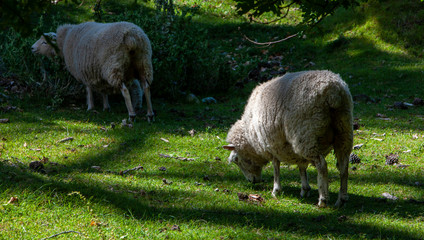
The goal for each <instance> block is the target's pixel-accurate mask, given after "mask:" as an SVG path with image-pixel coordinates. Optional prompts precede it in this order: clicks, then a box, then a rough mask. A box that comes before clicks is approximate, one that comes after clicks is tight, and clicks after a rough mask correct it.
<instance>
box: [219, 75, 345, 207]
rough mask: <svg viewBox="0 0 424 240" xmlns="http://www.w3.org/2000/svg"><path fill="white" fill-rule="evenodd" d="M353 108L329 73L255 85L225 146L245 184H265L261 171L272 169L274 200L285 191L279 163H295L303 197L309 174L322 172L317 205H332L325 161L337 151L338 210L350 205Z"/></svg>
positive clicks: (342, 86)
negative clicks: (269, 166) (270, 166)
mask: <svg viewBox="0 0 424 240" xmlns="http://www.w3.org/2000/svg"><path fill="white" fill-rule="evenodd" d="M352 112H353V103H352V96H351V94H350V92H349V88H348V86H347V84H346V83H345V82H344V81H343V80H342V79H341V78H340V76H339V75H338V74H335V73H332V72H330V71H327V70H321V71H318V70H317V71H303V72H295V73H287V74H285V75H284V76H282V77H277V78H274V79H272V80H270V81H268V82H266V83H263V84H261V85H259V86H257V87H256V88H255V89H254V90H253V92H252V94H251V96H250V98H249V100H248V102H247V104H246V107H245V110H244V113H243V115H242V117H241V119H239V120H237V121H236V123H235V124H234V125H233V126H232V127H231V128H230V130H229V132H228V135H227V139H226V141H227V142H228V143H229V145H226V146H223V147H224V148H225V149H227V150H230V151H231V154H230V156H229V158H228V160H229V162H230V163H232V162H234V163H235V164H237V165H238V166H239V168H240V169H241V170H242V172H243V174H244V176H245V177H246V178H247V180H249V181H251V182H253V183H255V182H259V181H261V171H262V168H263V167H264V166H265V165H266V164H267V163H268V162H270V161H272V164H273V167H274V187H273V190H272V195H273V196H276V195H277V194H278V193H279V192H280V191H281V183H280V176H279V175H280V162H282V163H286V164H296V165H297V166H298V167H299V171H300V178H301V182H302V188H301V192H300V195H301V197H305V196H309V191H310V189H311V187H310V186H309V183H308V177H307V172H306V169H307V167H308V165H309V164H312V165H314V166H315V167H316V168H317V171H318V181H317V185H318V192H319V199H318V206H319V207H326V205H327V202H328V200H329V194H328V176H327V175H328V170H327V162H326V161H325V157H326V156H327V154H328V153H329V152H330V150H331V149H334V153H335V156H336V158H337V168H338V170H339V172H340V182H341V183H340V191H339V195H338V199H337V202H336V206H338V207H340V206H342V205H343V204H344V203H345V202H346V201H347V200H348V194H347V181H348V165H349V155H350V153H351V151H352V145H353V123H352V122H353V120H352V118H353V117H352V114H353V113H352Z"/></svg>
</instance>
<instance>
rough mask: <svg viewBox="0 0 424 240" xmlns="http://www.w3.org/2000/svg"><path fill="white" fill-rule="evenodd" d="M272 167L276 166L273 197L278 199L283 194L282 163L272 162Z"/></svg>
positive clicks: (275, 160)
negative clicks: (281, 180)
mask: <svg viewBox="0 0 424 240" xmlns="http://www.w3.org/2000/svg"><path fill="white" fill-rule="evenodd" d="M272 165H273V166H274V188H273V189H272V196H273V197H276V196H277V195H279V194H280V192H281V182H280V161H278V160H277V159H274V160H272Z"/></svg>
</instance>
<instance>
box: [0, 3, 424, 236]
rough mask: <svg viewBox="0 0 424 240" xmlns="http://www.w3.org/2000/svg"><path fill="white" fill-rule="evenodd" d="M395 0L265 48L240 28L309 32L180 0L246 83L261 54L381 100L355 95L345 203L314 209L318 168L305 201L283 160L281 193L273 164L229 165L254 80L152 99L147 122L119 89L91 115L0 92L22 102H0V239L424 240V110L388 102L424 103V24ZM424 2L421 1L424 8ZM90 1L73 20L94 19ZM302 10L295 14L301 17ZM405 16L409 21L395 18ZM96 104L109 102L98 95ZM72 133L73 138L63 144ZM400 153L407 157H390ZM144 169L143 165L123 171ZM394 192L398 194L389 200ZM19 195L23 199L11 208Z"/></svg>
mask: <svg viewBox="0 0 424 240" xmlns="http://www.w3.org/2000/svg"><path fill="white" fill-rule="evenodd" d="M131 2H132V1H131ZM394 2H396V1H385V2H382V3H378V4H381V5H378V4H377V3H375V2H374V1H370V3H367V4H364V5H362V6H361V7H359V8H358V9H355V10H340V11H338V12H337V13H336V14H335V15H334V16H332V17H330V18H328V19H327V20H326V21H324V22H323V23H322V25H320V27H319V28H314V29H312V30H309V31H307V32H305V35H306V38H299V39H292V40H290V41H287V42H284V43H281V44H278V45H273V46H270V47H268V48H257V47H256V46H254V45H252V44H250V43H248V42H246V41H245V40H243V37H242V36H241V35H240V33H239V32H238V30H237V29H238V27H239V26H240V27H241V30H242V31H243V33H245V34H247V35H248V36H249V37H251V38H252V39H256V40H258V41H269V40H270V39H272V38H274V37H284V36H287V35H289V34H293V33H295V32H296V31H297V30H299V28H298V27H297V26H296V25H295V24H293V22H290V23H287V22H283V23H279V24H274V25H265V26H264V25H257V24H247V23H246V20H245V19H244V18H243V17H239V16H237V15H236V14H235V10H234V4H233V3H228V2H227V1H208V2H200V1H176V3H177V4H178V5H179V6H180V7H184V6H186V7H191V6H194V5H195V4H197V6H198V8H199V10H198V11H199V12H198V14H195V15H193V21H194V23H196V24H197V27H201V28H204V29H206V30H208V32H209V34H210V35H211V38H210V40H209V41H210V46H211V47H213V48H216V49H218V50H219V51H222V52H225V54H227V55H228V58H229V59H231V62H229V63H228V64H232V66H233V67H234V69H235V70H233V71H234V72H236V74H235V76H239V79H236V80H237V81H243V80H244V79H245V78H246V76H247V74H248V72H249V71H250V70H252V69H254V68H255V67H257V64H258V63H262V62H266V61H268V60H269V59H272V57H273V56H274V55H280V56H282V58H281V62H282V64H281V65H282V66H284V67H288V68H289V69H290V71H299V70H304V69H330V70H332V71H334V72H337V73H340V74H341V76H342V78H343V79H344V80H345V81H346V82H347V83H348V84H349V86H350V90H351V92H352V95H359V94H366V95H367V96H369V97H371V98H374V99H376V100H377V102H376V103H366V102H362V101H358V102H356V103H355V109H354V116H355V122H357V123H359V125H360V128H359V130H355V132H354V133H355V136H354V144H363V146H362V147H361V148H360V149H359V150H354V151H353V152H354V153H355V154H357V155H358V156H359V157H360V158H361V160H362V162H361V163H360V164H355V165H351V166H350V168H349V174H350V175H349V194H350V199H349V202H348V203H347V205H346V206H345V207H343V208H341V209H337V208H334V207H332V206H329V207H327V208H323V209H321V208H317V207H316V203H317V199H318V192H317V190H316V189H317V183H316V176H317V172H316V170H315V168H313V167H310V168H309V169H308V173H309V178H310V184H311V186H312V188H313V191H312V193H311V196H310V197H309V198H306V199H301V198H300V197H299V193H300V187H301V183H300V178H299V173H298V170H297V168H296V167H295V166H282V168H281V179H282V187H283V193H282V194H281V196H279V197H277V198H273V197H272V196H271V191H272V178H273V175H272V174H273V171H272V166H270V165H268V166H267V167H266V168H265V169H264V172H263V178H264V180H265V181H264V182H263V183H260V184H256V185H253V184H250V183H248V182H247V181H246V180H245V178H244V177H243V175H242V173H241V171H240V170H239V169H238V167H237V166H235V165H234V164H233V165H229V164H228V163H227V160H226V159H227V157H228V152H227V151H225V150H223V149H222V148H221V146H222V145H224V144H226V143H225V138H226V134H227V131H228V129H229V128H230V126H231V124H233V123H234V122H235V121H236V120H237V119H238V118H239V117H240V115H241V113H242V111H243V107H244V104H245V102H246V99H247V97H248V95H249V93H250V91H251V89H252V88H253V87H254V86H255V85H256V84H257V83H256V82H250V83H246V84H245V87H244V88H243V89H239V88H234V87H231V86H229V89H230V90H228V92H222V93H216V94H215V95H213V96H214V97H215V98H216V99H217V100H218V103H217V104H210V105H207V104H203V103H201V104H189V103H184V101H182V100H181V101H168V100H167V99H162V98H158V97H155V95H153V104H154V108H155V110H156V111H157V117H156V121H155V122H154V123H151V124H149V123H147V121H146V119H145V118H144V117H143V116H142V115H141V117H139V118H138V119H137V121H136V122H135V123H134V126H133V128H128V127H126V126H122V125H121V121H122V119H124V118H126V117H127V113H126V109H125V106H124V103H123V101H122V99H121V97H120V96H117V97H114V98H111V105H112V111H111V112H99V113H93V112H86V111H85V109H86V106H85V103H84V101H83V100H81V101H72V100H71V101H64V104H62V105H61V106H60V107H56V106H52V105H53V103H52V102H50V101H49V100H44V99H41V98H40V97H32V98H25V97H24V98H23V99H20V98H18V97H12V98H11V99H9V100H6V99H3V97H2V96H1V95H0V97H2V99H3V100H0V107H2V108H0V109H3V108H4V107H6V106H17V107H18V109H15V110H13V109H12V110H7V111H6V110H4V111H0V118H1V119H4V118H7V119H9V123H0V239H42V238H46V237H49V236H52V235H54V234H58V233H62V232H64V231H76V232H79V233H75V232H71V233H64V234H61V235H59V236H57V237H55V238H54V239H423V238H424V230H423V229H424V217H423V212H424V205H423V203H422V202H423V201H424V175H423V172H424V159H423V156H424V127H423V123H424V117H423V116H424V108H423V107H422V106H421V107H412V108H410V109H408V110H400V109H393V108H391V107H390V106H391V105H393V104H394V102H395V101H405V102H412V100H413V99H414V98H415V97H420V98H424V87H423V86H424V84H423V80H422V77H423V70H424V69H423V61H422V59H421V57H420V54H421V53H420V51H421V50H419V49H420V48H421V49H422V47H423V46H422V45H420V44H421V43H420V42H419V41H418V38H411V37H409V36H411V35H413V34H412V32H414V31H415V33H416V34H417V35H418V34H419V33H420V31H421V29H420V27H415V28H414V26H415V25H412V23H410V21H407V19H408V18H407V16H410V13H409V12H408V11H409V10H408V8H406V7H402V6H403V5H402V6H401V4H399V5H396V6H397V8H394V7H391V5H390V4H391V3H394ZM396 3H397V2H396ZM107 4H110V3H108V2H107V1H105V5H106V6H105V7H107ZM143 4H144V3H143ZM146 4H147V6H148V7H152V5H151V4H152V3H151V2H147V3H146ZM149 4H150V5H149ZM219 4H221V5H219ZM408 4H410V5H413V6H415V5H414V4H415V3H408ZM408 4H405V5H408ZM88 5H89V3H87V6H88ZM118 6H121V5H119V4H118ZM420 6H421V5H418V6H415V9H418V12H420V8H422V7H420ZM121 7H122V6H121ZM377 7H380V8H381V9H384V10H385V11H384V12H383V13H384V14H383V13H382V12H379V11H376V9H379V8H377ZM122 8H123V9H124V10H122V11H126V10H125V9H126V7H125V5H124V7H122ZM128 8H129V7H128ZM116 9H117V8H116V6H115V10H116ZM396 9H404V11H402V12H400V13H399V12H397V11H395V10H396ZM83 10H84V9H78V11H79V12H81V14H80V15H78V17H77V16H76V15H75V16H73V18H72V21H76V22H78V21H80V20H81V21H82V20H84V19H88V18H90V16H91V13H90V12H89V11H88V10H87V11H86V12H84V11H83ZM106 10H107V9H106ZM72 11H76V10H74V9H72ZM64 16H65V15H62V17H64ZM393 16H397V18H396V19H395V18H394V17H393ZM271 17H272V16H265V17H264V18H271ZM79 18H81V19H79ZM292 18H293V19H295V20H293V21H296V19H297V15H296V13H295V14H293V16H292ZM55 19H56V20H55V21H59V22H61V21H65V20H64V19H61V18H58V17H57V18H55ZM414 21H416V20H414ZM395 23H396V24H395ZM405 24H409V25H407V26H408V28H402V29H401V28H399V27H395V26H405ZM389 25H392V26H394V27H392V28H390V27H389ZM408 29H409V30H408ZM405 36H406V37H407V38H408V40H405ZM421 36H422V35H421ZM35 38H37V37H36V36H34V39H35ZM30 40H31V39H30ZM30 40H29V41H30ZM3 60H4V61H5V62H6V63H7V62H8V61H7V59H3ZM309 62H313V63H314V65H313V66H311V65H310V64H308V63H309ZM7 67H10V66H7ZM268 70H269V69H268ZM267 72H268V71H265V72H264V73H263V74H264V75H265V76H267V75H266V73H267ZM157 80H158V79H155V81H157ZM245 82H246V81H245ZM154 83H155V82H154ZM154 83H153V85H152V88H154ZM4 89H7V88H6V87H5V88H4ZM0 91H1V92H4V93H6V94H7V95H10V96H13V94H12V93H11V92H7V91H5V90H2V89H0ZM207 96H210V95H202V94H200V95H199V97H200V98H202V97H207ZM96 103H97V106H100V99H96ZM377 114H382V115H385V117H386V118H389V120H387V119H386V120H383V119H381V118H379V117H378V116H377ZM112 123H113V124H112ZM112 125H114V126H115V127H114V128H112ZM192 129H193V130H195V134H194V135H193V136H192V135H191V134H190V133H189V131H191V130H192ZM67 137H73V140H71V141H66V142H58V141H59V140H61V139H64V138H67ZM391 153H397V154H399V159H400V162H401V164H404V165H408V166H407V167H406V168H399V167H396V166H388V165H385V156H386V155H389V154H391ZM164 156H169V157H164ZM42 159H48V160H47V163H45V164H44V171H43V172H37V171H34V170H32V169H31V168H30V167H29V164H30V162H33V161H40V160H42ZM327 162H328V164H329V179H330V197H331V200H330V204H331V205H332V204H334V203H335V200H336V199H337V194H338V188H339V178H338V171H337V170H336V167H335V159H334V156H333V155H331V154H330V155H329V156H327ZM93 166H96V168H93ZM137 166H142V167H143V169H142V170H134V171H129V172H128V173H125V174H123V171H125V170H129V169H132V168H134V167H137ZM97 167H100V168H97ZM385 192H387V193H390V194H392V195H394V196H396V197H398V198H399V199H398V200H397V201H390V200H388V201H386V200H384V199H383V198H382V193H385ZM238 193H245V194H259V195H261V196H262V197H263V198H264V199H265V200H264V201H263V202H260V203H258V202H248V201H239V198H238V196H237V194H238ZM12 197H16V198H17V199H18V200H17V201H16V202H14V203H8V201H9V200H10V199H11V198H12Z"/></svg>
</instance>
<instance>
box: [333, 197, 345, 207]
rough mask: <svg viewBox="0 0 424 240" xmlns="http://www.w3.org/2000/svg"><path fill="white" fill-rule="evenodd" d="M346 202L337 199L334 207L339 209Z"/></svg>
mask: <svg viewBox="0 0 424 240" xmlns="http://www.w3.org/2000/svg"><path fill="white" fill-rule="evenodd" d="M346 202H347V199H343V198H339V199H337V202H336V204H334V206H335V207H338V208H340V207H343V206H344V205H345V204H346Z"/></svg>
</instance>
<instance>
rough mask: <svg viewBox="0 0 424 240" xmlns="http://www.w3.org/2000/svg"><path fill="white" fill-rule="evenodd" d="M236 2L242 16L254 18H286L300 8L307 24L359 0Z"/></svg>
mask: <svg viewBox="0 0 424 240" xmlns="http://www.w3.org/2000/svg"><path fill="white" fill-rule="evenodd" d="M236 2H237V9H238V12H239V13H240V14H248V15H249V16H253V17H257V16H260V15H262V14H264V13H266V12H272V13H273V14H275V15H276V16H278V17H280V18H284V17H285V16H287V14H288V12H289V10H290V9H291V8H292V7H294V6H298V7H299V9H300V10H301V11H302V16H303V22H304V23H306V24H315V23H317V22H320V21H321V20H322V19H324V18H325V17H326V16H328V15H330V14H333V13H334V11H335V10H336V9H337V8H339V7H344V8H348V7H350V6H354V5H357V4H358V0H326V1H322V0H236Z"/></svg>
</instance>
